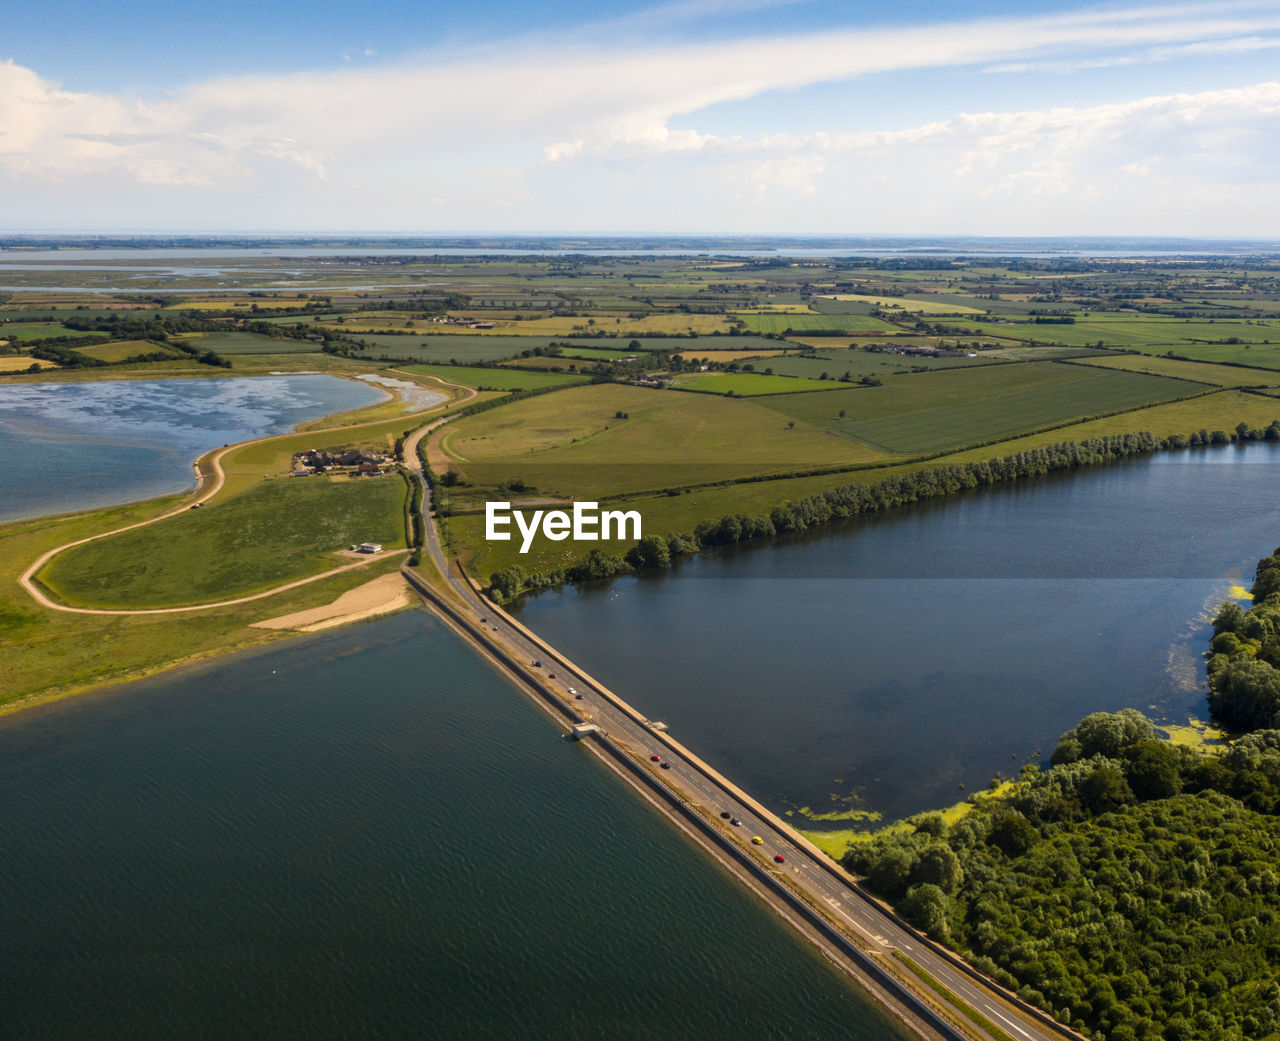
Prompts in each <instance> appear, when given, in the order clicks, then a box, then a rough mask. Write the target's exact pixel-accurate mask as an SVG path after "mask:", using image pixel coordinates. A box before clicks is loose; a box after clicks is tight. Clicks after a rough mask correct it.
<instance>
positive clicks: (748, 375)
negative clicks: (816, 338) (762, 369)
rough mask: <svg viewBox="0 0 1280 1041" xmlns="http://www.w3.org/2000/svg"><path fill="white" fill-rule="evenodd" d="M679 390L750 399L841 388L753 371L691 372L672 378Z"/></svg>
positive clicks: (840, 384) (821, 382) (834, 383)
mask: <svg viewBox="0 0 1280 1041" xmlns="http://www.w3.org/2000/svg"><path fill="white" fill-rule="evenodd" d="M675 385H676V386H677V387H678V388H679V389H680V390H696V391H700V392H702V393H704V394H734V395H736V396H738V397H743V398H753V397H758V396H759V395H761V394H797V393H799V392H801V391H806V390H809V391H812V390H835V389H836V388H838V387H842V386H844V384H842V383H837V382H836V381H835V380H834V379H833V380H826V381H824V380H806V379H795V378H793V377H791V376H766V375H764V374H762V373H756V372H692V373H688V374H686V375H683V376H677V377H676V378H675Z"/></svg>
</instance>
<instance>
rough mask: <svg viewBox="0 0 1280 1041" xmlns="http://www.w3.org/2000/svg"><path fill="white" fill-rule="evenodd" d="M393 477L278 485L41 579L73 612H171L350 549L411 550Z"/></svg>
mask: <svg viewBox="0 0 1280 1041" xmlns="http://www.w3.org/2000/svg"><path fill="white" fill-rule="evenodd" d="M405 494H406V492H405V483H404V481H403V480H402V479H401V478H400V477H398V476H396V475H391V476H387V477H376V478H360V479H352V478H347V477H339V478H332V479H328V478H323V477H307V478H281V479H279V480H276V481H268V482H263V483H259V484H258V485H256V486H255V487H253V488H251V489H250V490H248V491H246V492H245V493H244V494H242V495H237V496H235V497H233V498H230V499H226V500H219V501H215V502H213V503H210V504H209V505H207V506H205V507H204V508H203V509H200V510H191V511H188V512H184V513H180V514H178V515H177V516H175V517H171V518H169V519H167V520H163V521H159V522H158V523H156V524H153V525H150V526H148V527H146V528H140V529H137V530H135V531H127V532H123V533H121V534H119V535H112V536H108V537H107V538H103V539H98V540H97V541H95V542H90V543H87V544H85V545H83V546H76V547H74V548H73V549H69V550H67V551H66V552H65V553H62V554H60V555H59V556H57V557H55V558H54V559H53V561H51V562H50V564H49V565H48V566H47V567H46V568H45V569H44V570H43V571H42V572H41V573H40V580H41V581H42V582H44V583H45V584H46V585H47V586H49V587H50V588H51V589H53V590H54V592H55V593H57V594H59V595H60V596H62V597H64V598H66V599H67V600H68V601H69V602H71V603H75V604H84V605H90V606H95V607H116V608H121V607H123V608H136V607H166V606H170V605H177V604H187V603H199V602H201V601H206V602H208V601H217V600H222V599H229V598H232V597H235V596H244V595H247V594H250V593H253V592H256V591H259V590H262V589H268V588H270V587H271V586H274V585H279V584H281V583H284V582H288V581H291V580H293V579H297V578H303V577H305V576H307V575H313V574H317V573H319V572H322V571H327V570H329V569H330V568H332V567H334V566H336V565H337V564H338V563H343V562H346V561H345V560H344V558H340V557H334V556H333V555H332V554H333V551H334V550H339V549H346V548H347V546H348V545H349V544H351V543H353V542H357V543H358V542H367V541H372V542H381V543H382V544H383V545H384V546H385V547H387V548H391V549H394V548H398V547H402V546H403V545H404V518H403V503H404V498H405Z"/></svg>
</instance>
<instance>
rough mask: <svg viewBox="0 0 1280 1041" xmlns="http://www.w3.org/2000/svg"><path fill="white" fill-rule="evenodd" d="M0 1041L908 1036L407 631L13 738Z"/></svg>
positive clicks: (214, 670) (529, 711) (535, 715)
mask: <svg viewBox="0 0 1280 1041" xmlns="http://www.w3.org/2000/svg"><path fill="white" fill-rule="evenodd" d="M0 805H3V806H4V827H3V829H2V830H0V964H3V966H4V972H3V973H0V1021H2V1022H3V1030H2V1031H0V1032H2V1033H3V1034H4V1036H5V1037H13V1038H23V1039H27V1041H37V1039H77V1041H78V1039H82V1038H95V1037H103V1038H106V1037H129V1038H133V1039H143V1041H145V1039H153V1038H154V1039H156V1041H168V1039H171V1038H176V1037H181V1038H184V1039H193V1041H198V1039H204V1038H208V1039H219V1041H220V1039H223V1038H229V1037H240V1038H248V1037H270V1038H272V1039H273V1041H290V1039H298V1041H323V1039H329V1038H332V1039H334V1041H349V1039H354V1038H406V1039H407V1038H413V1039H415V1041H418V1039H435V1038H441V1039H443V1038H489V1037H493V1038H497V1037H501V1038H504V1039H514V1041H521V1039H529V1041H543V1039H546V1038H565V1039H583V1041H586V1039H596V1038H601V1037H608V1038H618V1039H627V1038H636V1039H641V1038H644V1039H658V1038H670V1039H673V1041H674V1039H682V1041H683V1039H687V1038H698V1039H700V1041H716V1039H724V1041H738V1039H743V1038H769V1039H774V1038H787V1039H814V1041H819V1039H830V1038H834V1037H841V1038H849V1039H853V1041H903V1038H904V1035H903V1034H902V1033H901V1032H900V1031H899V1030H898V1029H897V1028H896V1027H894V1026H893V1025H892V1024H890V1023H889V1022H887V1021H886V1020H885V1018H884V1017H883V1016H882V1015H881V1014H880V1013H879V1012H878V1011H877V1010H876V1009H875V1008H874V1007H873V1006H871V1005H870V1004H869V1003H868V1002H867V1001H866V1000H865V998H863V997H862V996H861V994H860V992H858V991H856V990H855V989H854V988H853V986H852V985H851V984H850V983H849V982H848V981H847V980H846V979H845V978H844V977H843V976H841V975H839V974H838V973H837V972H836V971H835V970H834V969H833V968H832V967H831V966H830V965H829V964H828V963H827V962H826V961H825V960H824V959H823V958H822V957H821V956H819V955H818V954H817V953H816V952H815V951H813V950H812V949H810V948H809V947H808V946H807V945H806V944H805V943H804V942H803V941H801V940H800V939H799V938H798V937H797V936H795V935H794V934H793V933H791V932H790V930H789V929H788V928H787V927H785V926H783V925H782V923H781V922H780V921H778V920H776V919H775V918H774V917H773V916H772V914H771V913H770V912H768V911H766V910H765V909H764V907H763V906H762V905H761V904H760V903H759V902H758V901H757V900H756V899H755V898H754V897H752V896H750V895H748V894H747V893H746V891H744V890H743V889H742V888H741V887H740V886H739V885H738V883H736V882H735V881H733V880H732V879H730V878H729V877H728V876H727V875H725V874H724V872H723V871H722V870H721V869H720V868H719V867H718V866H716V865H715V864H714V863H712V862H711V861H710V860H708V859H707V858H706V857H704V856H703V855H702V854H701V853H700V852H698V851H697V850H695V849H694V848H693V847H691V846H690V845H689V844H688V843H687V841H686V840H685V839H684V838H683V837H682V836H681V834H680V833H679V832H678V831H676V830H675V829H674V828H672V827H671V826H670V825H669V824H668V823H667V822H666V821H665V820H664V819H663V818H661V817H660V816H658V815H657V814H655V813H654V812H653V811H652V810H651V809H650V808H649V807H648V806H647V805H646V804H645V803H644V802H643V801H642V800H640V799H638V798H636V796H635V795H634V794H633V793H632V792H631V791H630V790H629V789H628V788H626V787H625V786H624V785H622V784H620V783H619V781H618V780H617V778H616V777H615V776H614V775H613V774H612V773H611V772H610V771H609V770H608V769H607V768H606V767H605V766H604V765H603V764H601V763H600V762H599V760H597V759H596V758H595V757H594V756H593V755H592V754H591V753H590V752H589V751H588V750H587V749H586V748H584V747H582V746H579V745H575V744H572V743H570V742H568V741H566V740H564V739H563V738H562V736H561V731H560V729H559V727H558V726H557V725H556V724H555V723H554V722H553V721H552V720H551V719H550V718H549V717H548V716H547V715H546V714H545V713H544V712H543V711H542V710H541V709H539V708H538V707H537V706H535V705H534V704H533V703H532V702H531V701H530V700H529V699H528V698H527V697H526V696H525V695H523V694H521V693H520V692H518V691H517V690H516V689H515V688H514V687H513V686H512V685H511V684H510V683H509V682H507V681H506V680H505V679H503V678H502V677H501V676H500V675H499V674H498V673H497V672H496V671H495V670H494V669H492V668H491V667H490V666H489V665H488V664H487V663H486V662H484V661H483V660H481V659H479V658H478V657H477V656H476V655H475V654H474V653H473V652H472V651H471V650H470V648H469V647H468V646H467V645H466V644H464V643H462V641H461V640H459V639H458V638H457V637H456V636H454V635H453V633H452V632H450V631H449V630H448V629H446V628H445V627H444V626H442V625H441V624H440V623H438V622H436V621H435V620H434V619H433V618H432V617H431V616H430V615H428V614H426V613H425V612H420V611H419V612H408V613H404V614H400V615H397V616H393V617H391V618H388V619H384V620H381V621H378V622H375V623H371V624H365V625H359V626H355V627H352V628H348V629H344V630H341V631H339V632H336V633H328V634H324V635H314V636H311V637H306V638H302V639H300V640H297V641H294V642H290V643H289V644H287V645H285V646H283V647H277V648H275V649H272V650H269V651H260V652H257V653H253V654H249V655H245V656H241V657H237V658H232V659H226V660H224V661H221V662H219V663H217V664H214V665H211V666H207V667H203V668H200V669H192V670H186V671H183V672H178V673H171V674H169V675H167V676H163V677H158V678H155V679H152V680H148V681H143V682H140V683H135V684H132V685H130V686H127V687H121V688H117V689H116V690H113V691H107V692H102V693H99V694H93V695H87V696H84V697H80V698H77V699H74V700H72V701H68V702H63V703H60V704H54V705H50V706H46V707H44V708H40V709H35V710H30V711H28V712H24V713H22V714H21V715H19V716H16V717H9V718H5V719H0Z"/></svg>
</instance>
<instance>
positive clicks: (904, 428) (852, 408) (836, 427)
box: [764, 362, 1206, 453]
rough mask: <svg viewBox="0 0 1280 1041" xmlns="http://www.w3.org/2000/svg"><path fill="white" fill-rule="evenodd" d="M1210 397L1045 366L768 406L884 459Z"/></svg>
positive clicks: (917, 380)
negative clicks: (865, 447)
mask: <svg viewBox="0 0 1280 1041" xmlns="http://www.w3.org/2000/svg"><path fill="white" fill-rule="evenodd" d="M1078 373H1079V374H1084V375H1077V374H1078ZM1205 390H1206V388H1205V387H1204V386H1203V385H1201V384H1195V383H1188V382H1185V381H1182V380H1175V379H1168V378H1165V377H1162V376H1150V375H1147V374H1145V373H1137V372H1121V371H1114V372H1113V371H1106V370H1101V369H1086V368H1084V367H1083V366H1069V365H1064V364H1060V363H1057V362H1045V363H1043V364H1037V365H1025V364H1024V365H1016V366H987V367H983V368H982V369H976V370H973V369H971V370H968V371H951V372H934V373H921V374H913V375H909V376H892V377H889V378H888V379H886V380H885V383H884V386H882V387H866V388H857V389H853V390H843V391H834V392H832V393H828V394H817V395H815V394H806V395H799V396H797V395H790V394H789V395H786V396H783V397H778V398H768V399H766V400H765V401H764V405H765V407H767V408H772V409H775V410H776V411H778V412H782V413H783V414H785V415H790V416H794V417H796V418H799V419H804V420H806V421H807V422H810V423H814V424H816V425H821V426H824V427H825V428H826V429H829V430H831V431H833V432H835V433H839V434H842V435H844V436H845V437H850V438H853V439H854V440H857V441H860V442H862V443H863V444H866V445H869V446H871V447H873V448H878V449H880V450H881V451H884V452H889V453H924V452H938V451H943V450H945V449H947V448H958V447H961V446H964V445H973V444H983V443H986V442H989V441H995V440H1001V439H1005V438H1010V437H1014V436H1016V435H1017V434H1019V433H1022V432H1024V431H1030V430H1035V429H1038V428H1041V427H1047V426H1053V425H1058V424H1064V423H1068V422H1070V421H1071V420H1078V419H1084V418H1086V417H1089V416H1097V415H1104V414H1106V413H1110V412H1119V411H1122V410H1125V409H1131V408H1137V407H1139V406H1142V405H1148V404H1153V403H1155V402H1157V401H1167V400H1169V399H1170V398H1178V397H1184V396H1187V395H1192V394H1200V393H1203V392H1204V391H1205ZM838 409H844V410H845V412H846V415H845V417H839V415H838V413H837V410H838Z"/></svg>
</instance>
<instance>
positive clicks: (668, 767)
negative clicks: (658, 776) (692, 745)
mask: <svg viewBox="0 0 1280 1041" xmlns="http://www.w3.org/2000/svg"><path fill="white" fill-rule="evenodd" d="M658 765H659V766H661V767H662V769H664V770H670V769H671V764H670V763H659V764H658Z"/></svg>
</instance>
